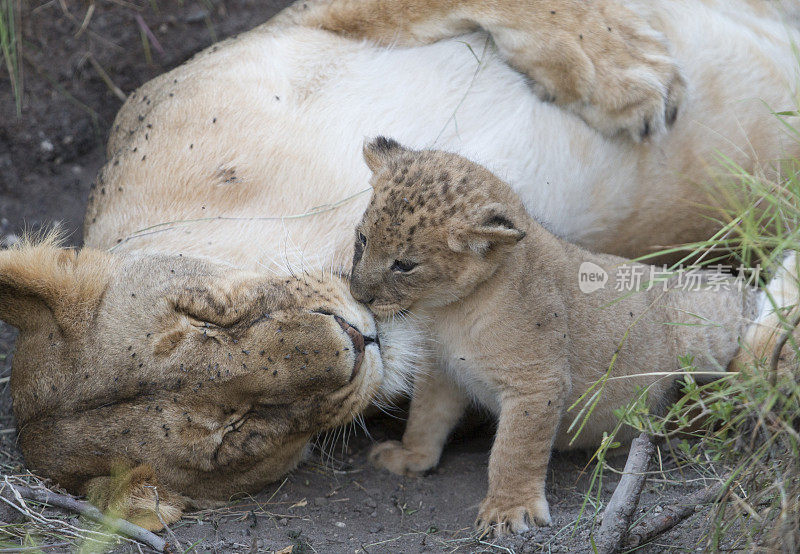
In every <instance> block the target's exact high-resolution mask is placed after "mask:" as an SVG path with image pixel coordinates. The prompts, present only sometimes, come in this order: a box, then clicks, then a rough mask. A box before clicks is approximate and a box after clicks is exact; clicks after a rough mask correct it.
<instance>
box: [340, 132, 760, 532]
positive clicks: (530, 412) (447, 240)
mask: <svg viewBox="0 0 800 554" xmlns="http://www.w3.org/2000/svg"><path fill="white" fill-rule="evenodd" d="M364 155H365V159H366V162H367V165H368V166H369V168H370V169H371V170H372V172H373V177H372V181H371V183H372V186H373V195H372V199H371V200H370V203H369V206H368V208H367V210H366V212H365V214H364V216H363V219H362V221H361V223H360V224H359V225H358V228H357V234H356V243H355V254H354V258H353V267H352V279H351V283H350V288H351V292H352V293H353V296H354V297H355V298H356V299H358V300H360V301H362V302H364V303H366V304H367V305H368V306H369V307H370V308H371V309H372V310H373V311H374V312H375V314H376V315H378V316H379V317H382V318H388V317H392V316H394V315H395V314H408V316H409V317H418V318H420V319H423V320H426V321H427V325H428V327H429V329H430V336H431V341H430V344H431V348H432V350H433V351H434V353H435V356H436V359H437V361H438V364H435V365H436V366H437V367H436V368H435V369H433V370H432V371H431V373H430V374H429V375H427V376H426V377H425V378H422V379H418V380H417V382H416V383H415V388H414V396H413V399H412V402H411V413H410V417H409V422H408V426H407V428H406V432H405V435H404V437H403V442H402V443H397V442H389V443H384V444H381V445H378V446H377V447H376V449H375V450H374V451H373V455H372V456H373V459H374V460H375V461H376V462H377V463H378V464H379V465H381V466H384V467H386V468H388V469H390V470H391V471H394V472H397V473H408V472H417V471H424V470H426V469H429V468H431V467H433V466H434V465H436V464H437V463H438V460H439V456H440V454H441V451H442V447H443V444H444V442H445V440H446V438H447V435H448V433H449V432H450V430H451V429H452V427H453V426H454V425H455V423H456V422H457V421H458V419H459V417H460V416H461V414H462V413H463V410H464V408H465V406H466V404H467V402H468V399H473V400H475V401H477V402H478V403H480V404H482V405H483V406H485V407H487V408H489V409H490V410H492V411H493V412H494V413H495V414H496V415H497V416H498V418H499V422H498V427H497V435H496V437H495V442H494V445H493V447H492V452H491V457H490V460H489V491H488V494H487V495H486V498H485V499H484V501H483V503H482V504H481V507H480V511H479V514H478V526H479V528H480V529H481V530H483V531H491V532H495V533H499V534H502V533H507V532H523V531H526V530H527V529H528V528H529V523H530V521H531V520H532V521H533V522H535V523H536V524H537V525H546V524H549V523H550V511H549V507H548V503H547V500H546V498H545V476H546V471H547V465H548V462H549V458H550V451H551V449H552V448H553V447H554V446H555V447H556V448H559V449H565V448H570V447H573V448H574V447H589V446H593V445H596V444H598V443H599V441H600V440H601V438H602V434H603V432H604V431H611V430H612V429H613V428H614V427H615V425H616V421H617V420H616V418H615V416H614V414H613V410H614V409H615V408H618V407H620V406H623V405H626V404H628V403H629V402H630V401H631V400H632V399H633V398H634V397H635V395H636V393H637V390H639V389H641V388H643V387H648V402H649V404H650V408H651V410H654V411H662V410H664V409H665V407H666V406H667V404H668V402H669V401H670V397H671V393H672V391H673V390H674V388H673V383H674V381H675V379H669V378H664V377H663V374H662V375H661V376H658V375H651V373H653V372H665V371H678V370H679V369H680V363H679V360H678V356H679V355H684V354H693V355H694V356H695V360H696V363H697V364H698V365H699V366H701V367H703V368H705V369H707V370H709V371H714V370H720V371H723V370H724V368H725V367H726V366H727V365H728V363H729V362H730V360H731V359H732V358H733V356H734V354H735V353H736V350H737V345H738V343H737V338H738V337H739V335H740V334H741V332H742V331H743V328H744V326H745V325H746V323H747V322H748V321H750V320H751V319H752V317H754V316H755V313H754V310H755V304H756V303H755V301H754V300H755V297H756V291H755V290H753V289H749V288H744V289H743V290H742V289H741V288H740V287H736V286H726V287H709V286H700V287H698V290H693V291H692V290H684V289H683V288H679V287H678V286H677V284H676V280H675V279H674V278H673V279H671V280H670V281H669V282H666V281H665V282H663V283H658V284H657V285H656V286H653V287H652V288H649V289H646V290H641V291H639V292H633V293H631V294H627V295H626V294H625V293H624V292H620V291H619V290H616V287H615V286H614V285H613V281H612V279H613V276H615V275H619V272H623V271H630V269H631V268H633V269H636V270H637V271H640V272H641V273H643V274H644V275H645V276H647V275H648V272H649V270H650V266H644V265H641V264H635V263H632V262H630V261H629V260H626V259H624V258H619V257H616V256H610V255H600V254H594V253H592V252H589V251H587V250H585V249H583V248H580V247H578V246H575V245H572V244H569V243H567V242H565V241H563V240H561V239H559V238H557V237H555V236H554V235H553V234H551V233H550V232H549V231H547V230H546V229H545V228H544V227H543V226H542V225H541V224H539V223H537V222H536V221H534V220H533V219H532V218H531V217H530V216H529V215H528V213H527V211H526V209H525V206H523V204H522V202H521V200H520V199H519V197H517V195H516V194H515V193H514V192H513V191H512V189H511V188H510V187H509V186H508V185H507V184H505V183H504V182H502V181H501V180H500V179H498V178H497V177H495V176H494V175H493V174H491V173H490V172H489V171H487V170H486V169H484V168H483V167H481V166H479V165H477V164H474V163H472V162H470V161H468V160H466V159H464V158H462V157H460V156H457V155H455V154H449V153H446V152H437V151H426V150H423V151H412V150H408V149H405V148H403V147H402V146H400V145H399V144H398V143H396V142H395V141H393V140H390V139H386V138H378V139H376V140H374V141H372V142H371V143H369V144H367V145H366V146H365V149H364ZM582 264H593V265H590V266H586V265H583V267H582ZM586 267H589V268H592V270H593V271H594V272H596V273H598V274H603V273H605V274H606V275H607V276H608V277H609V278H608V280H607V281H605V282H604V285H603V284H601V285H602V286H595V287H592V288H594V289H595V290H589V289H588V288H587V287H586V286H585V285H586V283H584V286H583V287H582V286H581V280H580V279H581V278H580V275H581V274H582V273H583V272H585V270H586ZM718 277H719V276H718ZM601 281H602V279H601ZM595 284H596V285H598V284H600V282H599V281H596V282H595ZM727 284H728V285H733V283H731V282H727ZM714 288H717V289H720V290H716V291H715V290H713V289H714ZM582 290H584V292H582ZM708 322H714V324H713V325H711V324H708ZM667 323H676V324H678V325H667ZM610 367H611V368H612V369H610V370H609V368H610ZM607 371H610V373H611V377H612V379H609V380H608V381H606V383H605V385H604V388H603V391H602V398H601V402H599V403H598V405H597V406H596V408H595V409H594V412H593V413H592V416H591V418H590V420H589V421H588V422H587V423H586V425H585V427H584V428H583V430H582V431H581V433H580V435H578V436H575V435H574V434H571V433H570V432H569V431H568V427H569V419H570V417H569V416H567V415H566V410H567V407H568V406H570V405H572V404H573V403H574V402H576V400H577V399H578V398H579V397H580V396H581V395H582V394H583V393H584V392H586V390H587V389H588V388H589V387H590V386H591V385H592V384H594V383H595V382H597V381H598V380H599V379H601V378H602V377H603V376H604V375H605V374H606V372H607ZM621 377H624V378H622V379H621ZM565 419H566V420H567V421H566V422H565ZM625 434H626V432H623V433H622V435H625ZM620 438H622V439H626V440H627V439H630V435H627V436H621V437H620Z"/></svg>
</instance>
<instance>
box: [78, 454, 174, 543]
mask: <svg viewBox="0 0 800 554" xmlns="http://www.w3.org/2000/svg"><path fill="white" fill-rule="evenodd" d="M86 495H87V496H88V497H89V501H90V502H91V503H92V504H94V505H95V506H97V507H98V508H99V509H100V510H101V511H102V512H103V513H106V514H109V515H112V516H114V517H119V518H122V519H126V520H128V521H130V522H131V523H134V524H136V525H138V526H140V527H144V528H145V529H147V530H149V531H159V530H161V529H163V528H164V524H167V525H169V524H170V523H174V522H176V521H178V520H179V519H180V518H181V515H183V509H184V507H185V506H186V503H185V501H184V499H183V497H182V496H181V495H179V494H177V493H175V492H173V491H171V490H170V489H168V488H167V487H163V486H159V484H158V480H157V479H156V474H155V472H154V471H153V469H152V468H151V467H150V466H148V465H140V466H136V467H135V468H133V469H126V468H119V469H118V470H115V471H114V472H113V473H112V475H108V476H103V477H95V478H94V479H91V480H90V481H89V482H88V483H87V484H86Z"/></svg>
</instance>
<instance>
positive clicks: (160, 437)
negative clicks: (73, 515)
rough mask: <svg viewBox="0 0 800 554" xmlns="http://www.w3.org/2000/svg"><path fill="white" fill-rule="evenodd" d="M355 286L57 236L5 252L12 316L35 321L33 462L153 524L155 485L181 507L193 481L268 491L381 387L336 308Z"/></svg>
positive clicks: (0, 303) (18, 401) (3, 293)
mask: <svg viewBox="0 0 800 554" xmlns="http://www.w3.org/2000/svg"><path fill="white" fill-rule="evenodd" d="M347 301H348V300H347V296H346V289H345V288H343V287H342V286H341V284H339V282H338V281H329V280H321V279H318V278H314V277H311V276H303V277H302V278H299V277H298V278H294V277H287V278H274V277H269V276H265V275H260V274H255V273H251V272H246V271H242V270H237V269H233V268H224V267H222V268H221V267H220V266H219V265H218V264H212V263H209V262H208V261H205V260H202V259H198V258H190V257H187V256H182V255H172V256H169V255H162V256H143V257H138V256H128V257H124V258H123V257H119V256H114V255H111V254H108V253H105V252H101V251H99V250H95V249H92V248H84V249H83V250H81V251H80V253H76V252H75V251H72V250H62V249H59V248H57V247H56V244H54V243H53V241H52V240H48V241H45V242H42V243H40V244H36V245H26V246H24V247H22V248H17V249H13V250H8V251H2V252H0V315H2V317H3V318H4V319H5V320H6V321H9V322H10V323H13V324H14V325H17V326H19V327H20V328H21V329H22V332H21V334H20V337H19V340H18V342H17V350H16V354H15V357H14V365H13V372H12V381H11V387H12V397H13V401H14V412H15V415H16V418H17V422H18V426H19V444H20V447H21V449H22V452H23V454H24V455H25V459H26V462H27V464H28V465H29V466H30V467H31V469H33V470H34V471H37V472H39V473H41V474H42V475H46V476H48V477H50V478H51V479H54V480H55V481H57V482H59V483H60V484H61V485H62V486H64V487H66V488H68V489H69V490H71V491H72V492H76V493H85V492H88V493H89V494H90V495H91V496H92V497H93V498H95V499H96V500H97V501H98V503H99V504H100V506H101V507H104V508H109V509H111V510H112V511H114V512H115V513H119V514H120V515H125V516H129V517H132V518H134V519H135V520H137V521H141V522H144V524H145V525H146V526H147V527H148V528H151V529H155V528H158V527H160V522H159V521H158V519H157V518H155V514H154V510H155V495H154V493H152V490H151V488H150V487H157V490H158V493H159V497H160V499H161V504H160V506H161V511H162V516H163V517H164V518H165V519H166V521H168V522H169V521H174V520H175V519H177V518H178V517H179V515H180V512H181V510H182V508H183V506H184V503H185V502H184V500H183V499H182V498H183V495H185V496H186V497H188V499H189V500H191V501H192V503H193V504H197V503H200V504H202V503H203V502H207V501H213V500H217V501H220V500H227V499H228V498H229V497H230V496H231V495H233V494H236V493H240V492H247V491H251V492H252V491H255V490H258V489H259V488H260V487H262V486H264V485H265V484H267V483H269V482H271V481H273V480H275V479H277V478H278V477H280V475H282V474H283V473H285V472H286V471H287V469H289V468H292V467H294V465H296V464H297V462H298V461H299V458H300V455H301V453H302V451H303V448H304V446H305V445H306V443H307V442H308V440H309V439H310V438H311V437H312V436H313V435H314V434H316V433H317V432H319V431H320V430H322V429H326V428H330V427H333V426H336V425H339V424H341V423H344V422H347V421H350V420H351V419H352V418H353V417H354V416H355V415H356V414H357V413H359V412H360V411H361V410H362V409H363V408H364V407H365V406H366V405H367V404H368V403H369V401H370V399H371V398H373V396H374V395H375V394H376V390H377V387H378V386H379V382H378V381H377V376H376V375H375V374H374V372H372V371H366V370H365V369H364V368H362V365H364V366H365V365H366V364H370V363H374V360H373V359H371V358H370V356H374V355H375V354H374V353H370V352H366V353H365V354H364V352H363V349H364V342H363V339H362V340H361V342H360V346H359V344H358V343H357V341H356V340H355V339H351V336H353V337H356V336H358V335H357V333H355V334H354V333H353V332H352V330H350V331H348V330H347V328H345V327H346V326H343V325H342V323H341V321H343V319H340V320H337V319H335V318H334V316H333V315H330V314H334V313H337V312H339V313H345V314H346V313H347V311H343V310H342V309H341V308H340V307H341V306H343V305H344V303H345V302H347ZM359 348H360V349H361V352H362V354H359V351H358V349H359ZM364 356H366V357H364ZM137 467H138V468H140V469H136V468H137ZM119 468H134V469H132V470H131V471H130V472H127V471H126V470H120V469H119ZM112 474H113V475H116V476H113V475H112ZM110 475H111V477H108V476H110ZM156 475H157V476H158V478H157V479H156V478H155V476H156ZM178 493H180V495H179V494H178Z"/></svg>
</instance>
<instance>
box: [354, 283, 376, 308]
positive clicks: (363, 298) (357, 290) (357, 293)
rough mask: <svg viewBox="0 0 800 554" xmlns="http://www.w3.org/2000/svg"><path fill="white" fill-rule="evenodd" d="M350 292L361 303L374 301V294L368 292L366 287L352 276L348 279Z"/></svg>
mask: <svg viewBox="0 0 800 554" xmlns="http://www.w3.org/2000/svg"><path fill="white" fill-rule="evenodd" d="M350 294H352V295H353V298H355V299H356V300H358V301H359V302H361V303H363V304H372V303H373V302H375V295H373V294H370V293H369V291H368V290H367V289H366V287H364V286H362V285H361V282H360V281H358V280H357V279H355V278H352V277H351V279H350Z"/></svg>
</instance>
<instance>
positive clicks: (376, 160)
mask: <svg viewBox="0 0 800 554" xmlns="http://www.w3.org/2000/svg"><path fill="white" fill-rule="evenodd" d="M407 151H408V150H407V149H406V148H403V147H402V146H401V145H400V143H399V142H397V141H396V140H394V139H390V138H386V137H375V138H374V139H372V140H369V141H366V142H364V161H365V162H367V167H369V169H370V171H372V172H373V173H376V172H377V171H379V170H380V169H382V168H384V167H386V165H388V164H389V162H391V161H392V160H394V159H396V158H397V156H399V155H400V154H402V153H403V152H407Z"/></svg>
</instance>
